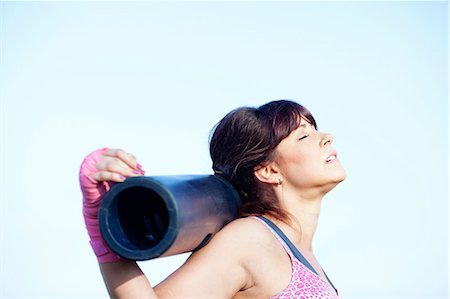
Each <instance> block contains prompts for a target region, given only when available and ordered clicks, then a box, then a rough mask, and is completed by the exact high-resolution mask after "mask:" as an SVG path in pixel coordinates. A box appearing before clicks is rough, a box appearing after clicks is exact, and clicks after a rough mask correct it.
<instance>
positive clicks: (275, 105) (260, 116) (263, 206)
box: [210, 100, 317, 222]
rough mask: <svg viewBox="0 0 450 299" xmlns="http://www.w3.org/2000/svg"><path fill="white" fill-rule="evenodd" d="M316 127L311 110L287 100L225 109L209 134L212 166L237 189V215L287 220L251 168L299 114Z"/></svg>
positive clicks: (285, 133) (294, 123) (263, 159)
mask: <svg viewBox="0 0 450 299" xmlns="http://www.w3.org/2000/svg"><path fill="white" fill-rule="evenodd" d="M302 116H303V117H305V118H306V119H307V120H308V121H309V122H310V123H311V124H312V125H314V126H315V127H316V128H317V125H316V121H315V120H314V118H313V116H312V115H311V113H310V112H309V111H308V110H307V109H306V108H305V107H303V106H302V105H300V104H297V103H295V102H293V101H289V100H278V101H272V102H269V103H267V104H265V105H262V106H260V107H258V108H253V107H241V108H237V109H235V110H233V111H231V112H230V113H228V114H227V115H226V116H225V117H224V118H223V119H222V120H221V121H220V122H219V123H218V124H217V125H216V126H215V127H214V128H213V131H212V135H211V137H210V154H211V159H212V161H213V170H214V173H215V174H217V175H221V176H222V177H224V178H225V179H227V180H228V181H229V182H230V183H231V184H232V185H233V186H234V187H235V189H236V190H237V191H238V192H239V195H240V197H241V200H242V207H241V210H240V215H241V216H250V215H264V214H266V215H270V216H272V217H274V218H276V219H278V220H281V221H284V222H286V221H288V218H289V216H288V215H289V213H288V212H287V211H285V210H284V209H282V207H281V206H280V204H279V202H278V200H277V199H276V197H275V195H274V194H273V190H272V189H271V188H262V187H261V184H260V182H259V180H258V179H257V178H256V177H255V175H254V171H255V169H257V167H259V166H263V165H265V164H266V163H268V162H270V161H272V159H273V154H274V152H275V148H276V147H277V145H278V144H279V143H280V142H281V141H282V140H283V139H284V138H286V137H287V136H288V135H289V134H290V133H291V132H292V131H294V130H295V129H297V128H298V127H299V125H300V122H301V117H302Z"/></svg>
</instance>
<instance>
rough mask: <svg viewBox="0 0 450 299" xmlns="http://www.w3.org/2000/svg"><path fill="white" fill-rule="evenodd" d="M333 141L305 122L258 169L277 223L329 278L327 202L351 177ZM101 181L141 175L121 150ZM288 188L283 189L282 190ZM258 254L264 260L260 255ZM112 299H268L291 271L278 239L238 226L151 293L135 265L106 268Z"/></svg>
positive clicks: (246, 224)
mask: <svg viewBox="0 0 450 299" xmlns="http://www.w3.org/2000/svg"><path fill="white" fill-rule="evenodd" d="M332 142H333V138H332V136H331V135H329V134H325V133H321V132H318V131H316V130H315V128H314V127H313V126H312V125H310V124H309V123H308V122H307V120H306V119H303V118H302V121H301V125H300V127H299V128H298V129H297V130H295V131H293V132H292V133H291V134H290V135H289V136H288V137H286V138H285V139H284V140H283V141H282V142H281V143H280V144H279V145H278V147H277V148H276V152H275V156H274V160H273V161H272V162H270V163H268V164H267V165H264V166H261V167H259V168H257V169H255V172H254V174H255V176H256V177H257V178H258V179H259V180H260V181H261V183H262V185H263V186H264V187H265V188H273V189H274V191H275V194H276V196H277V198H278V200H279V201H280V203H281V205H282V207H283V208H284V209H286V210H287V211H289V213H290V215H291V219H290V221H287V222H288V223H284V222H280V221H278V220H276V219H273V218H271V217H269V216H267V218H269V219H270V220H272V221H273V222H274V223H275V224H276V225H277V226H278V227H279V228H280V229H281V230H282V231H283V232H284V233H285V234H286V235H287V236H288V238H289V239H290V240H291V241H292V242H293V243H294V245H295V246H296V247H297V248H298V249H299V250H300V252H301V253H302V254H303V255H304V257H305V258H306V259H307V260H308V261H309V262H310V264H311V265H312V266H313V267H314V268H315V270H316V271H317V273H318V274H319V275H321V276H322V277H324V274H323V271H322V269H321V267H320V265H319V263H318V262H317V260H316V258H315V256H314V254H313V247H312V240H313V236H314V233H315V231H316V227H317V223H318V218H319V214H320V207H321V202H322V198H323V197H324V195H325V194H326V193H328V192H329V191H330V190H332V189H333V188H334V187H335V186H336V185H337V184H338V183H339V182H341V181H342V180H344V179H345V177H346V174H345V171H344V169H343V168H342V166H341V164H340V162H339V160H338V159H335V160H333V161H332V162H326V159H327V158H328V157H329V156H330V155H331V154H332V153H333V152H334V150H333V148H332ZM97 169H98V172H97V173H95V174H94V175H93V178H94V179H96V180H98V181H103V180H111V181H115V182H121V181H123V180H124V177H127V176H136V175H142V173H137V170H139V169H140V167H138V165H137V161H136V158H135V157H134V156H133V155H131V154H129V153H126V152H124V151H122V150H117V149H114V150H109V151H107V152H105V156H104V160H103V161H102V162H100V163H99V164H97ZM280 181H281V184H280ZM255 252H257V253H258V254H255ZM99 265H100V270H101V273H102V275H103V278H104V281H105V284H106V286H107V289H108V292H109V294H110V296H111V297H112V298H127V299H128V298H269V297H271V296H274V295H276V294H277V293H279V292H281V291H282V290H283V289H284V288H285V287H286V286H287V285H288V284H289V282H290V279H291V272H292V266H291V261H290V258H289V256H288V255H287V253H286V252H285V250H284V248H283V247H282V246H281V244H280V243H279V241H278V240H277V239H276V237H275V236H274V235H273V234H272V233H271V232H270V231H269V230H268V229H267V228H266V227H265V226H263V225H262V224H261V223H260V222H259V221H258V220H256V219H252V218H242V219H237V220H234V221H232V222H231V223H229V224H228V225H227V226H225V227H224V228H223V229H222V230H220V231H219V232H218V233H217V234H216V235H215V236H214V238H213V239H212V240H211V241H210V242H209V243H208V244H207V245H206V246H205V247H203V248H202V249H200V250H198V251H196V252H194V253H193V254H192V255H191V256H190V257H189V259H188V260H187V261H186V262H185V264H183V265H182V266H181V267H180V268H179V269H178V270H176V271H175V272H174V273H173V274H171V275H170V276H169V277H168V278H166V279H165V280H164V281H163V282H161V283H160V284H159V285H157V286H155V287H152V286H151V284H150V283H149V281H148V280H147V278H146V276H145V275H144V274H143V273H142V271H141V270H140V268H139V266H138V265H137V264H136V263H135V262H132V261H126V260H120V261H118V262H115V263H103V264H99Z"/></svg>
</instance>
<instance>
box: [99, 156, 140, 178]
mask: <svg viewBox="0 0 450 299" xmlns="http://www.w3.org/2000/svg"><path fill="white" fill-rule="evenodd" d="M102 155H103V157H102V159H101V160H100V161H97V163H96V164H95V167H96V169H97V171H96V172H95V173H93V174H92V175H91V177H92V178H93V179H94V180H96V181H98V182H101V181H111V182H123V181H124V180H125V179H126V178H127V177H132V176H141V175H144V174H145V172H144V171H143V170H142V166H141V165H140V164H139V163H137V161H136V157H135V156H134V155H132V154H130V153H127V152H125V151H123V150H120V149H103V151H102Z"/></svg>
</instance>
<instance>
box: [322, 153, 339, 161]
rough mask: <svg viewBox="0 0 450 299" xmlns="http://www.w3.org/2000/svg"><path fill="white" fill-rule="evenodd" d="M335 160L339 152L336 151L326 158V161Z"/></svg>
mask: <svg viewBox="0 0 450 299" xmlns="http://www.w3.org/2000/svg"><path fill="white" fill-rule="evenodd" d="M334 160H337V152H336V151H333V152H331V153H330V154H329V155H328V157H327V158H326V160H325V163H331V162H333V161H334Z"/></svg>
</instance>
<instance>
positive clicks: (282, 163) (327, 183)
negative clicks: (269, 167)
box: [274, 117, 346, 193]
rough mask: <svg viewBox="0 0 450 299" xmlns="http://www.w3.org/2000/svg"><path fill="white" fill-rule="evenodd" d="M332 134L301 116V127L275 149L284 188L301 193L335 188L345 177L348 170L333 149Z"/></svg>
mask: <svg viewBox="0 0 450 299" xmlns="http://www.w3.org/2000/svg"><path fill="white" fill-rule="evenodd" d="M332 143H333V138H332V136H331V135H330V134H325V133H321V132H318V131H317V130H316V129H315V127H314V126H313V125H311V124H310V123H309V122H308V120H307V119H306V118H303V117H302V120H301V123H300V126H299V128H297V129H296V130H294V131H293V132H292V133H291V134H290V135H289V136H288V137H286V138H285V139H283V140H282V141H281V142H280V144H279V145H278V146H277V148H276V150H275V159H274V162H276V164H277V165H278V167H279V171H280V174H281V176H282V178H283V185H285V184H286V185H285V186H291V187H294V188H297V189H299V190H302V189H310V188H323V189H324V192H325V193H326V192H328V191H330V190H331V189H333V188H334V187H335V186H336V185H337V184H338V183H339V182H341V181H343V180H344V179H345V177H346V174H345V170H344V168H343V167H342V165H341V163H340V162H339V160H338V156H337V152H336V151H335V150H334V149H333V147H332Z"/></svg>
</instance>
